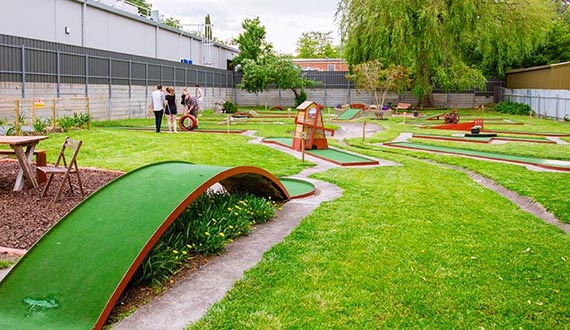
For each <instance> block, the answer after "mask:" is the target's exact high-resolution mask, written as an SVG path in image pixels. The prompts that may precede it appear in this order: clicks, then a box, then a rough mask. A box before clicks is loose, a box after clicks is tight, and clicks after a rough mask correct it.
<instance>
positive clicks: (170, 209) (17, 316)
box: [0, 162, 314, 329]
mask: <svg viewBox="0 0 570 330" xmlns="http://www.w3.org/2000/svg"><path fill="white" fill-rule="evenodd" d="M215 183H219V184H220V185H222V186H223V187H224V188H225V189H226V190H227V191H228V192H229V193H233V192H249V193H251V194H254V195H257V196H263V197H270V198H271V199H272V200H275V201H286V200H289V199H290V198H292V197H291V196H294V197H300V196H307V195H309V194H311V193H313V192H314V186H313V185H312V184H310V183H308V182H304V181H302V180H299V179H283V180H282V181H280V180H279V179H277V178H276V177H274V176H273V175H271V174H270V173H269V172H267V171H265V170H263V169H260V168H257V167H251V166H241V167H235V168H228V167H220V166H205V165H194V164H190V163H186V162H162V163H156V164H151V165H147V166H144V167H141V168H139V169H136V170H134V171H132V172H129V173H127V174H125V175H123V176H121V177H120V178H118V179H116V180H114V181H112V182H111V183H109V184H108V185H107V186H105V187H103V188H102V189H100V190H99V191H97V192H95V193H94V194H92V195H91V196H89V197H88V198H87V199H85V200H84V201H83V202H82V203H81V204H79V205H78V206H77V207H76V208H75V209H73V210H72V211H71V212H70V213H69V214H67V215H66V216H65V217H64V218H63V219H62V220H60V221H59V222H58V223H57V224H56V225H55V226H54V227H53V228H52V229H51V230H50V231H48V232H47V233H46V234H45V235H44V236H43V237H42V238H41V239H40V240H39V241H38V242H37V243H36V244H35V245H34V246H33V247H32V248H31V249H30V251H28V253H27V254H26V255H25V256H24V257H23V258H22V259H21V260H20V261H19V262H18V263H17V264H16V265H15V266H14V268H13V269H12V270H11V271H10V273H8V275H7V276H6V277H5V278H4V279H3V280H2V282H0V329H91V328H95V329H100V328H102V326H103V325H104V323H105V320H106V318H107V316H108V315H109V313H110V312H111V310H112V308H113V306H114V304H115V303H116V301H117V299H118V298H119V297H120V295H121V293H122V292H123V290H124V289H125V287H126V285H127V283H128V282H129V280H130V279H131V277H132V276H133V274H134V273H135V271H136V269H137V268H138V266H139V265H140V263H141V262H142V261H143V260H144V258H145V256H146V255H147V254H148V252H149V251H150V250H151V248H152V247H153V246H154V244H156V242H157V241H158V240H159V239H160V237H161V236H162V234H163V233H164V232H165V231H166V229H167V228H168V226H169V225H170V224H171V223H172V222H173V221H174V220H175V219H176V218H177V217H178V215H179V214H180V213H181V212H183V211H184V210H185V209H186V208H187V207H188V205H190V203H192V201H194V200H195V199H196V198H197V197H198V196H199V195H200V194H202V193H203V192H205V191H206V190H207V189H208V188H209V187H211V186H212V185H213V184H215Z"/></svg>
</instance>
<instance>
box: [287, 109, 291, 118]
mask: <svg viewBox="0 0 570 330" xmlns="http://www.w3.org/2000/svg"><path fill="white" fill-rule="evenodd" d="M287 119H291V108H287Z"/></svg>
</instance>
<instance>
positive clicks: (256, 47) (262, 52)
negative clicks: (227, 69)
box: [233, 17, 273, 69]
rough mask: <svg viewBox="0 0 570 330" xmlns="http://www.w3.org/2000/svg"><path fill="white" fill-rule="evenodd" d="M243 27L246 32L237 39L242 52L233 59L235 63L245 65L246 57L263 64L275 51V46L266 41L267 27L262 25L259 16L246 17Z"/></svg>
mask: <svg viewBox="0 0 570 330" xmlns="http://www.w3.org/2000/svg"><path fill="white" fill-rule="evenodd" d="M241 27H242V28H243V29H244V32H243V33H240V34H239V36H238V37H237V38H236V39H235V42H236V43H237V44H238V45H239V50H240V53H239V55H238V56H236V57H235V58H234V59H233V64H234V65H236V66H237V65H241V66H242V67H243V66H244V65H245V63H244V61H245V60H246V59H250V60H253V62H255V63H257V64H263V63H264V62H265V61H264V60H263V59H264V58H266V57H268V56H270V55H271V54H272V53H273V46H272V45H271V44H270V43H268V42H267V41H265V35H266V32H265V27H264V26H262V25H261V21H260V20H259V17H256V18H254V19H250V18H246V19H245V20H244V21H243V22H242V24H241ZM242 69H243V68H242Z"/></svg>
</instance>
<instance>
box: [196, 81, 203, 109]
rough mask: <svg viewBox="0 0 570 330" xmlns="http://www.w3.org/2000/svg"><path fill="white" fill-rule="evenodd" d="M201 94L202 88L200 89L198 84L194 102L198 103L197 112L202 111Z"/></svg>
mask: <svg viewBox="0 0 570 330" xmlns="http://www.w3.org/2000/svg"><path fill="white" fill-rule="evenodd" d="M203 96H204V95H203V93H202V88H201V87H200V85H199V84H196V101H197V102H198V105H197V107H198V109H197V110H198V111H201V110H202V103H203Z"/></svg>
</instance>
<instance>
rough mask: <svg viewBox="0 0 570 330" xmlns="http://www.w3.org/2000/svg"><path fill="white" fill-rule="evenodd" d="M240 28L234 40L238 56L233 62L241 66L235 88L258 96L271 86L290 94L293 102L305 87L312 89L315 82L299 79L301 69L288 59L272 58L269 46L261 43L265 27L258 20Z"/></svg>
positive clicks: (273, 53)
mask: <svg viewBox="0 0 570 330" xmlns="http://www.w3.org/2000/svg"><path fill="white" fill-rule="evenodd" d="M242 27H243V28H244V30H245V31H244V32H243V33H242V34H240V35H239V37H238V38H237V39H236V42H237V44H238V46H239V49H240V54H239V56H238V57H236V59H234V61H233V63H237V64H240V65H241V71H242V73H243V75H242V77H241V81H240V83H239V84H238V87H239V88H241V89H243V90H245V91H248V92H250V93H259V92H263V91H265V90H266V89H267V88H268V86H269V85H270V84H275V86H276V87H277V88H279V89H288V90H291V91H292V92H293V94H294V95H295V99H299V96H300V94H301V93H302V92H301V91H303V90H304V88H305V87H309V86H314V84H315V82H314V81H312V80H309V79H306V78H304V77H303V75H302V71H301V68H300V67H299V66H298V65H296V64H294V63H293V61H292V59H291V57H289V56H286V55H281V56H278V55H276V54H275V52H274V51H273V46H272V45H271V44H270V43H268V42H267V41H265V27H264V26H262V25H261V22H260V21H259V17H258V18H256V19H253V20H251V19H245V20H244V22H243V23H242Z"/></svg>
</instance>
